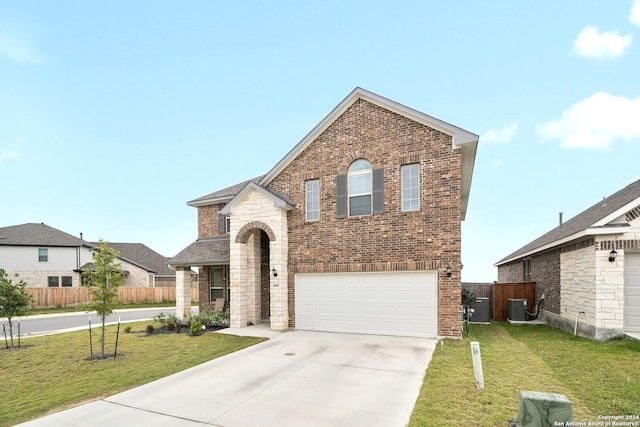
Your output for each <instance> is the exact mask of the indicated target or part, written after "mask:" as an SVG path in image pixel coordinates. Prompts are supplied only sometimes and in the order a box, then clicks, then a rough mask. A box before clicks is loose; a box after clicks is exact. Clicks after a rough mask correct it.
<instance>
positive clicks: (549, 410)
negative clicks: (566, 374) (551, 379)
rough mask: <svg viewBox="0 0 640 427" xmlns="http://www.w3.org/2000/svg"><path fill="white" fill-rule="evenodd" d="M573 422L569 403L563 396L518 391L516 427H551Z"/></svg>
mask: <svg viewBox="0 0 640 427" xmlns="http://www.w3.org/2000/svg"><path fill="white" fill-rule="evenodd" d="M568 421H573V407H572V406H571V401H570V400H569V399H567V396H565V395H564V394H555V393H541V392H538V391H525V390H520V401H519V402H518V417H517V418H516V419H515V425H516V426H518V427H553V426H554V425H556V426H557V425H565V423H566V422H568Z"/></svg>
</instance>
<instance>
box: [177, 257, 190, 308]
mask: <svg viewBox="0 0 640 427" xmlns="http://www.w3.org/2000/svg"><path fill="white" fill-rule="evenodd" d="M190 315H191V268H189V267H176V317H177V318H178V319H184V318H185V317H188V316H190Z"/></svg>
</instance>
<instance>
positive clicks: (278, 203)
mask: <svg viewBox="0 0 640 427" xmlns="http://www.w3.org/2000/svg"><path fill="white" fill-rule="evenodd" d="M250 190H254V191H257V192H258V193H260V194H262V195H263V196H265V197H268V198H270V199H271V200H273V207H275V208H283V209H287V210H292V209H293V206H291V204H289V203H288V202H287V201H286V200H283V199H281V198H280V197H278V196H276V195H275V194H273V193H271V192H269V191H267V190H266V189H265V188H263V187H261V186H259V185H258V184H256V183H255V182H248V183H247V185H245V186H244V188H243V189H242V190H240V191H239V192H238V194H236V195H235V197H234V198H233V199H231V201H230V202H229V203H227V204H226V205H225V207H224V208H222V209H221V210H220V214H221V215H229V214H231V207H232V206H233V205H234V204H235V203H236V202H237V201H238V200H242V198H243V197H244V195H245V194H247V193H248V192H249V191H250Z"/></svg>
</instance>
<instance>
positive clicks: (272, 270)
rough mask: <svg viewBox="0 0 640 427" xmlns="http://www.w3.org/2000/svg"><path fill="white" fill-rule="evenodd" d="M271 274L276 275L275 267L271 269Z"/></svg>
mask: <svg viewBox="0 0 640 427" xmlns="http://www.w3.org/2000/svg"><path fill="white" fill-rule="evenodd" d="M271 274H273V277H278V272H277V271H276V269H275V268H273V269H271Z"/></svg>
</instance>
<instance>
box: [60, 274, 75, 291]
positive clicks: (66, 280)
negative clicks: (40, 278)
mask: <svg viewBox="0 0 640 427" xmlns="http://www.w3.org/2000/svg"><path fill="white" fill-rule="evenodd" d="M72 286H73V278H72V277H71V276H62V287H63V288H70V287H72Z"/></svg>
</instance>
